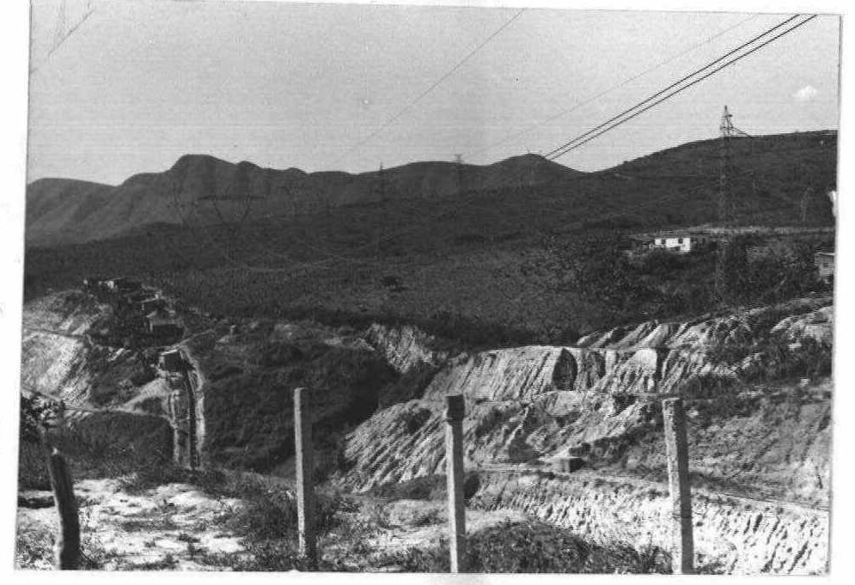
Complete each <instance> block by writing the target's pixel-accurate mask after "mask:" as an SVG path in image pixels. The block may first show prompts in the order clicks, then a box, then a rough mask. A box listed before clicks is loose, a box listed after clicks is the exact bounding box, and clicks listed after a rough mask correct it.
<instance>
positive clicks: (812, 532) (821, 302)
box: [336, 298, 832, 573]
mask: <svg viewBox="0 0 855 585" xmlns="http://www.w3.org/2000/svg"><path fill="white" fill-rule="evenodd" d="M831 315H832V307H831V305H830V299H827V298H826V299H807V300H803V301H798V302H793V303H788V304H787V305H782V306H777V307H767V308H761V309H753V310H751V311H745V312H743V313H741V314H732V315H720V316H714V317H701V318H697V319H693V320H688V321H686V322H681V323H658V322H647V323H642V324H640V325H638V326H635V327H631V328H623V329H619V330H613V331H609V332H603V333H597V334H592V335H589V336H586V337H585V338H582V339H580V340H579V342H578V344H577V346H576V347H559V346H526V347H517V348H508V349H497V350H492V351H485V352H480V353H476V354H472V355H468V354H463V355H459V356H457V357H455V358H452V359H449V360H447V361H446V362H445V364H444V365H443V366H442V367H441V368H440V369H439V370H438V371H437V373H436V374H435V375H434V377H433V379H432V380H431V382H430V384H429V385H428V386H427V388H426V390H425V391H424V394H423V396H422V397H421V398H419V399H416V400H410V401H408V402H404V403H399V404H394V405H392V406H390V407H388V408H385V409H383V410H380V411H379V412H377V413H375V414H374V415H373V416H372V417H371V419H369V420H368V421H366V422H365V423H363V424H361V425H360V426H359V427H357V428H356V429H355V430H354V431H353V432H352V433H351V434H350V435H349V436H348V437H347V441H346V445H345V450H344V454H343V460H344V461H343V463H344V465H343V467H342V468H341V469H340V471H339V473H338V474H337V476H336V480H337V481H338V482H339V483H340V484H341V485H343V486H346V487H348V488H350V489H353V490H357V491H359V490H367V489H370V488H373V487H376V486H378V485H382V484H384V483H391V482H402V481H408V480H411V479H415V478H418V477H423V476H429V475H434V474H441V473H443V472H444V467H445V457H444V436H443V429H444V426H445V413H444V409H445V405H444V397H445V396H446V395H449V394H462V395H463V396H464V397H465V398H466V404H467V412H466V417H465V419H464V456H465V460H466V461H465V464H466V467H467V468H468V469H471V470H476V471H477V470H480V471H481V472H483V473H488V474H490V477H491V478H492V479H491V480H490V482H488V483H484V484H483V485H482V487H481V489H480V491H479V492H478V496H477V498H478V500H477V501H479V502H481V503H480V504H479V505H482V506H485V507H487V508H490V509H494V508H500V507H511V508H514V509H518V510H523V511H525V512H528V513H531V514H533V515H535V516H538V517H541V518H543V519H545V520H548V521H551V522H555V523H558V524H561V525H563V526H568V527H573V528H578V529H579V530H580V531H582V532H585V533H586V534H589V535H591V536H597V537H598V538H603V539H611V540H615V539H618V538H619V536H620V534H619V533H620V530H622V529H623V528H625V527H626V526H627V525H630V526H632V527H633V530H635V532H633V534H632V535H631V537H629V538H628V540H629V541H630V542H633V543H635V544H636V545H639V543H642V542H643V540H644V538H646V537H645V536H644V535H643V534H642V532H643V533H644V534H649V535H655V536H656V538H658V539H660V540H661V538H662V536H661V535H662V534H665V532H664V530H665V528H664V527H665V524H664V522H665V520H666V518H665V509H666V508H665V504H664V500H662V498H661V497H659V496H656V497H648V496H646V495H643V493H642V492H641V491H638V490H637V489H636V487H632V488H631V489H629V488H627V489H628V490H629V492H631V494H629V492H628V495H626V496H621V497H618V496H617V495H616V493H619V492H620V489H621V488H614V489H612V488H609V489H598V490H593V491H591V490H585V489H580V488H579V487H578V485H577V484H576V483H574V482H558V481H557V480H553V479H548V477H547V476H540V475H537V473H541V474H542V473H544V470H556V469H561V467H560V466H561V463H562V462H566V461H567V460H568V459H569V458H573V459H574V461H576V462H577V463H578V465H576V466H574V469H576V468H578V467H580V466H583V467H584V469H582V470H580V471H576V473H577V474H579V473H590V474H593V475H592V476H591V477H592V479H591V481H606V480H608V481H610V482H611V483H613V484H614V485H617V486H623V485H631V486H635V484H633V483H632V482H633V481H645V482H653V483H650V485H651V486H653V488H651V489H655V490H658V491H659V492H661V491H662V489H667V488H666V486H665V484H662V483H660V482H662V480H663V479H664V477H665V475H664V474H665V461H664V457H663V452H664V444H663V442H662V437H661V433H662V430H661V429H662V426H661V425H662V423H661V409H660V407H659V400H658V399H659V398H661V397H662V396H665V395H682V396H684V397H685V398H686V399H687V408H688V410H689V418H690V452H691V457H692V460H691V466H692V469H693V472H694V473H695V474H696V475H695V477H693V482H694V485H695V486H702V487H703V488H704V489H705V490H709V494H711V495H709V497H706V496H705V498H706V499H704V498H701V499H700V500H699V503H698V506H697V508H696V512H697V516H696V522H697V523H698V527H699V528H698V531H699V539H700V541H699V549H698V550H699V551H700V552H701V554H702V555H705V557H704V558H706V559H707V561H708V564H718V565H719V566H720V567H721V568H722V570H725V571H727V572H748V573H753V572H775V573H779V572H780V573H811V572H823V571H824V570H825V563H826V558H827V544H828V543H827V520H828V519H827V514H825V513H824V512H822V511H814V512H812V511H810V509H809V508H807V507H805V508H802V507H801V506H802V505H805V506H824V505H827V502H828V476H829V467H828V463H829V452H828V446H829V440H830V435H829V430H828V421H829V418H828V417H829V416H830V403H829V397H830V389H831V383H830V381H828V380H827V379H818V380H814V381H812V382H809V383H808V385H807V386H804V384H803V383H797V384H796V385H794V383H793V382H791V381H788V380H784V379H781V380H779V381H775V380H772V381H766V382H764V384H762V385H760V384H758V383H756V382H752V381H751V380H750V379H748V378H746V377H745V372H746V370H745V368H744V367H743V363H744V361H745V360H746V359H754V360H755V361H756V362H757V364H755V366H758V364H759V366H758V367H760V368H762V367H763V364H765V363H766V360H768V359H771V358H770V357H769V356H768V355H767V353H768V352H766V351H765V350H764V349H763V348H764V347H765V345H764V344H765V343H767V341H766V340H770V339H777V338H780V337H781V336H784V337H785V338H786V340H787V343H789V346H788V347H789V349H788V351H791V352H792V353H791V355H790V357H793V358H798V357H799V356H800V355H801V354H799V352H800V351H802V349H801V346H802V345H804V341H805V340H806V339H808V338H810V339H813V340H815V341H818V342H819V344H820V346H821V347H823V348H825V349H822V350H821V351H826V352H828V351H829V348H830V343H831V339H832V335H831V327H832V319H831ZM405 345H406V344H405ZM809 350H810V348H808V349H805V351H809ZM728 356H730V357H728ZM746 356H747V357H746ZM401 363H403V360H402V361H401ZM565 467H566V466H565ZM520 470H522V472H524V474H528V475H526V477H527V478H528V479H524V478H517V477H516V476H514V478H513V479H512V478H511V475H509V474H512V473H516V472H518V471H520ZM549 473H552V471H550V472H549ZM531 474H535V476H536V477H540V479H531V477H529V476H531ZM617 476H622V477H621V478H620V479H615V478H616V477H617ZM532 477H533V476H532ZM543 477H547V479H543ZM502 478H504V479H502ZM594 478H598V479H594ZM645 485H646V484H645ZM574 486H576V487H574ZM568 490H569V491H568ZM609 490H611V491H609ZM565 492H567V493H565ZM636 492H638V493H636ZM716 493H729V494H739V495H742V496H744V497H743V498H742V499H740V498H737V500H738V502H737V501H735V500H727V501H725V500H724V499H721V498H724V496H721V498H720V499H718V500H717V499H716V497H717V496H715V494H716ZM755 498H756V499H757V502H756V505H755V504H753V503H752V504H751V505H750V506H747V507H746V506H743V503H744V501H747V500H751V501H754V499H755ZM762 498H766V499H767V500H769V501H772V500H782V501H789V502H791V503H792V502H798V503H799V505H796V504H793V506H795V508H798V511H797V512H792V513H790V512H791V511H792V509H795V508H792V507H790V508H788V507H787V506H786V505H785V506H784V507H783V508H782V509H783V510H784V511H783V512H780V513H779V512H778V511H777V510H778V506H773V505H772V504H770V503H768V502H762V501H760V499H762ZM788 505H789V504H788ZM769 506H772V508H770V507H769ZM788 510H789V511H788ZM746 527H747V528H746ZM639 531H640V532H639ZM722 539H724V540H722ZM657 542H658V541H657Z"/></svg>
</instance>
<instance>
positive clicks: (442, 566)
mask: <svg viewBox="0 0 855 585" xmlns="http://www.w3.org/2000/svg"><path fill="white" fill-rule="evenodd" d="M466 548H467V550H466V559H465V563H466V566H467V571H468V572H473V573H670V555H668V554H667V553H666V552H664V551H662V550H661V549H658V548H655V547H650V548H648V549H646V550H644V551H642V552H639V551H636V550H635V549H633V548H631V547H628V546H611V547H602V546H598V545H595V544H592V543H589V542H586V541H585V540H583V539H581V538H579V537H578V536H575V535H574V534H573V533H572V532H571V531H569V530H564V529H561V528H557V527H555V526H551V525H548V524H544V523H539V522H532V523H510V522H508V523H506V524H504V525H500V526H495V527H492V528H488V529H486V530H483V531H480V532H476V533H475V534H473V535H471V537H470V538H469V539H468V540H467V543H466ZM384 563H388V564H394V565H396V566H399V567H401V568H402V569H403V570H405V571H409V572H417V573H424V572H428V573H447V572H448V570H449V553H448V544H447V543H446V542H441V543H440V544H438V545H435V546H433V547H430V548H411V549H409V550H407V551H406V552H404V553H399V554H392V555H388V556H387V558H386V559H384Z"/></svg>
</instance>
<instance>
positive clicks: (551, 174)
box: [26, 154, 582, 246]
mask: <svg viewBox="0 0 855 585" xmlns="http://www.w3.org/2000/svg"><path fill="white" fill-rule="evenodd" d="M581 174H582V173H580V172H579V171H574V170H572V169H569V168H567V167H564V166H562V165H560V164H558V163H554V162H550V161H548V160H546V159H545V158H543V157H540V156H537V155H523V156H518V157H512V158H509V159H506V160H503V161H500V162H497V163H494V164H491V165H486V166H478V165H469V164H461V165H458V164H456V163H452V162H416V163H411V164H407V165H403V166H400V167H394V168H389V169H383V170H378V171H372V172H367V173H360V174H349V173H345V172H334V171H324V172H317V173H306V172H304V171H302V170H300V169H296V168H290V169H286V170H276V169H270V168H262V167H259V166H257V165H255V164H253V163H251V162H247V161H243V162H239V163H237V164H234V163H230V162H227V161H224V160H220V159H217V158H215V157H212V156H208V155H200V154H189V155H184V156H182V157H181V158H179V159H178V160H177V161H176V162H175V164H174V165H173V166H172V167H171V168H170V169H168V170H166V171H164V172H161V173H142V174H137V175H133V176H132V177H129V178H128V179H127V180H125V181H124V182H123V183H121V184H120V185H117V186H111V185H104V184H99V183H91V182H86V181H78V180H74V179H39V180H37V181H34V182H33V183H31V184H30V185H29V186H28V188H27V216H26V227H27V233H26V239H27V243H28V245H37V246H54V245H61V244H68V243H82V242H88V241H93V240H100V239H105V238H111V237H116V236H118V235H122V234H124V233H126V232H128V231H130V230H135V229H139V228H142V227H145V226H148V225H152V224H158V223H163V224H172V225H181V224H182V223H183V222H187V223H192V224H193V225H194V226H197V227H202V226H209V225H215V224H218V223H222V222H223V221H224V220H225V221H228V220H229V219H234V218H238V217H241V218H243V216H244V213H245V212H246V215H247V218H244V219H249V220H252V219H260V218H265V217H271V216H286V217H288V216H290V217H294V216H297V215H306V214H313V213H328V212H329V211H330V210H331V209H333V208H337V207H341V206H345V205H354V204H364V203H371V202H375V203H377V202H384V201H387V200H398V201H400V200H414V199H415V200H439V199H444V198H448V197H451V196H454V195H456V194H458V193H459V192H460V191H461V188H462V189H463V190H466V189H468V188H480V187H483V186H490V185H502V184H505V183H507V182H509V181H512V182H513V184H514V185H517V186H518V185H524V186H527V187H536V186H539V185H544V184H549V183H554V182H561V181H566V180H568V179H571V178H574V177H577V176H579V175H581Z"/></svg>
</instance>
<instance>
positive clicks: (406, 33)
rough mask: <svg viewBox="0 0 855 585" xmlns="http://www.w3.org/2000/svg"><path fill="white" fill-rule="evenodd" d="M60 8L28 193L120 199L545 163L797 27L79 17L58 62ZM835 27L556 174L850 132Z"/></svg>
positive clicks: (41, 45) (355, 16) (647, 18)
mask: <svg viewBox="0 0 855 585" xmlns="http://www.w3.org/2000/svg"><path fill="white" fill-rule="evenodd" d="M61 4H62V2H60V1H59V0H33V10H32V22H31V33H32V36H31V39H32V41H31V67H34V68H35V71H34V72H33V73H32V74H31V76H30V92H29V137H28V165H27V180H28V182H29V181H33V180H36V179H39V178H43V177H69V178H77V179H85V180H91V181H97V182H104V183H109V184H118V183H120V182H122V181H123V180H124V179H125V178H127V177H128V176H130V175H132V174H135V173H139V172H152V171H154V172H156V171H162V170H165V169H167V168H169V167H170V166H172V164H173V163H174V162H175V161H176V160H177V159H178V158H179V157H180V156H182V155H184V154H187V153H204V154H211V155H213V156H217V157H219V158H223V159H225V160H229V161H233V162H238V161H241V160H249V161H251V162H254V163H256V164H258V165H260V166H267V167H273V168H283V169H284V168H289V167H298V168H301V169H303V170H305V171H308V172H313V171H320V170H345V171H349V172H363V171H369V170H376V169H377V168H378V167H379V166H380V165H381V164H382V165H383V166H385V167H387V168H388V167H392V166H397V165H400V164H405V163H409V162H414V161H419V160H449V161H450V160H454V158H455V155H456V154H461V155H462V157H463V160H464V161H466V162H470V163H474V164H488V163H492V162H495V161H498V160H502V159H504V158H507V157H509V156H514V155H519V154H525V153H527V152H532V153H546V152H549V151H551V150H552V149H553V148H555V147H557V146H559V145H561V144H563V143H564V142H566V141H567V140H569V139H571V138H573V137H575V136H577V135H579V134H581V133H583V132H585V131H587V130H589V129H590V128H592V127H595V126H597V125H598V124H600V123H601V122H604V121H605V120H607V119H609V118H610V117H611V116H613V115H615V114H617V113H619V112H621V111H622V110H624V109H626V108H627V107H630V106H632V105H634V104H635V103H636V102H638V101H640V100H641V99H644V98H646V97H647V96H649V95H650V94H652V93H654V92H656V91H658V90H660V89H662V88H663V87H665V86H667V85H669V84H670V83H672V82H674V81H676V80H677V79H679V78H680V77H682V76H683V75H686V74H688V73H690V72H691V71H694V70H695V69H697V68H699V67H701V66H703V65H706V64H707V63H708V62H709V61H711V60H713V59H715V58H717V57H720V56H721V55H723V54H724V53H726V52H727V51H729V50H731V49H733V48H735V47H736V46H738V45H740V44H741V43H743V42H745V41H747V40H748V39H750V38H751V37H753V36H755V35H756V34H759V33H760V32H762V31H764V30H765V29H767V28H769V27H771V26H773V25H775V24H778V23H779V22H781V21H782V20H783V19H784V18H786V16H788V15H782V14H768V13H767V14H750V13H734V12H704V13H699V12H694V13H692V12H655V11H638V12H630V11H616V10H559V9H543V8H540V9H538V8H529V9H526V10H524V11H523V12H522V13H520V8H484V7H472V6H470V7H442V6H368V5H337V4H324V5H318V4H293V3H280V2H265V3H246V2H232V1H229V2H225V1H220V2H186V1H182V2H178V1H169V0H147V1H140V0H124V1H121V2H116V1H110V2H107V1H104V0H101V1H99V0H94V1H91V0H90V1H88V2H87V0H66V7H65V10H64V12H65V22H66V23H67V26H70V25H73V24H74V23H76V22H77V21H78V20H80V18H81V17H82V16H83V15H84V14H86V12H87V11H88V8H89V7H91V8H94V10H93V11H92V13H91V15H90V16H89V18H87V19H86V20H85V21H84V22H83V23H82V24H81V25H80V27H79V28H78V29H77V30H76V31H75V32H74V33H73V34H71V36H69V37H68V38H67V39H66V40H65V41H64V42H63V43H62V44H61V45H59V47H58V48H56V50H54V51H53V52H52V53H51V48H52V46H53V43H54V42H55V39H56V38H57V29H58V28H59V29H60V30H61V29H62V27H58V25H57V23H58V21H59V20H61V19H60V18H59V16H58V15H59V14H60V5H61ZM839 26H840V21H839V18H838V17H837V16H835V15H823V16H820V17H818V18H817V19H815V20H814V21H812V22H810V23H809V24H807V25H805V26H804V27H802V28H800V29H798V30H796V31H795V32H793V33H791V34H789V35H786V36H784V37H782V38H781V39H779V40H778V41H776V42H774V43H772V44H770V45H769V46H768V47H766V48H764V49H761V50H760V51H758V52H757V53H755V54H753V55H751V56H748V57H746V58H745V59H744V60H742V61H740V62H739V63H737V64H735V65H733V66H732V67H729V68H727V69H724V70H723V71H722V72H721V73H719V74H717V75H714V76H712V77H711V78H709V79H708V80H706V81H704V82H702V83H700V84H698V85H697V86H695V87H693V88H691V89H689V90H687V91H686V92H684V93H682V94H680V95H679V96H677V97H675V98H673V99H671V100H669V101H667V102H665V103H663V104H662V105H660V106H658V107H656V108H654V109H652V110H650V111H649V112H647V113H645V114H643V115H641V116H640V117H638V118H636V119H634V120H633V121H631V122H629V123H627V124H625V125H623V126H621V127H620V128H618V129H616V130H614V131H612V132H609V133H608V134H605V135H604V136H602V137H601V138H598V139H596V140H594V141H592V142H590V143H588V144H586V145H584V146H583V147H581V148H579V149H577V150H574V151H573V152H571V153H569V154H568V155H566V156H564V157H562V158H560V159H558V162H560V163H562V164H565V165H567V166H570V167H573V168H577V169H580V170H597V169H601V168H607V167H610V166H612V165H615V164H619V163H621V162H623V161H624V160H629V159H632V158H636V157H638V156H643V155H645V154H649V153H651V152H655V151H657V150H661V149H662V148H668V147H671V146H676V145H678V144H681V143H684V142H688V141H692V140H699V139H705V138H712V137H715V136H717V135H718V125H719V119H720V117H721V112H722V108H723V106H724V105H725V104H726V105H727V106H728V107H729V108H730V110H731V112H732V113H733V115H734V118H733V122H734V124H735V125H736V126H737V127H739V128H741V129H742V130H744V131H746V132H748V133H750V134H770V133H781V132H792V131H803V130H816V129H829V128H837V124H838V65H839V38H838V34H839ZM502 27H503V28H502ZM500 28H501V30H499V29H500ZM497 31H498V32H497ZM461 62H462V64H461ZM663 63H664V64H663ZM651 69H652V70H651ZM642 73H643V75H641V76H639V74H642ZM633 77H636V79H634V80H632V81H629V82H627V80H629V79H631V78H633ZM432 87H433V88H432ZM431 88H432V89H431ZM609 90H610V91H609ZM604 92H605V93H604ZM600 94H602V95H600ZM598 95H599V97H596V96H598ZM420 96H421V97H420ZM595 97H596V99H592V98H595ZM417 98H420V99H418V101H416V99H417ZM414 102H415V103H414ZM410 104H413V105H412V107H410V108H408V109H407V108H406V106H408V105H410ZM396 116H397V117H396ZM393 118H394V119H393Z"/></svg>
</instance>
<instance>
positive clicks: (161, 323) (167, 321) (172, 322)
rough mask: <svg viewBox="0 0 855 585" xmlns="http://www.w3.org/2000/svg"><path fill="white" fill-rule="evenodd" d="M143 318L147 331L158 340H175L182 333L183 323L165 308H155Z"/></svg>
mask: <svg viewBox="0 0 855 585" xmlns="http://www.w3.org/2000/svg"><path fill="white" fill-rule="evenodd" d="M145 318H146V321H148V332H149V333H150V334H151V335H152V337H154V338H155V339H156V340H158V341H160V342H164V343H166V342H169V341H175V340H178V339H180V338H181V336H182V335H183V334H184V327H183V325H182V324H181V323H180V322H179V321H178V320H177V319H176V318H175V317H173V316H172V315H171V314H170V313H169V312H168V311H166V310H165V309H156V310H154V311H152V312H151V313H149V314H148V315H146V316H145Z"/></svg>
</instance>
